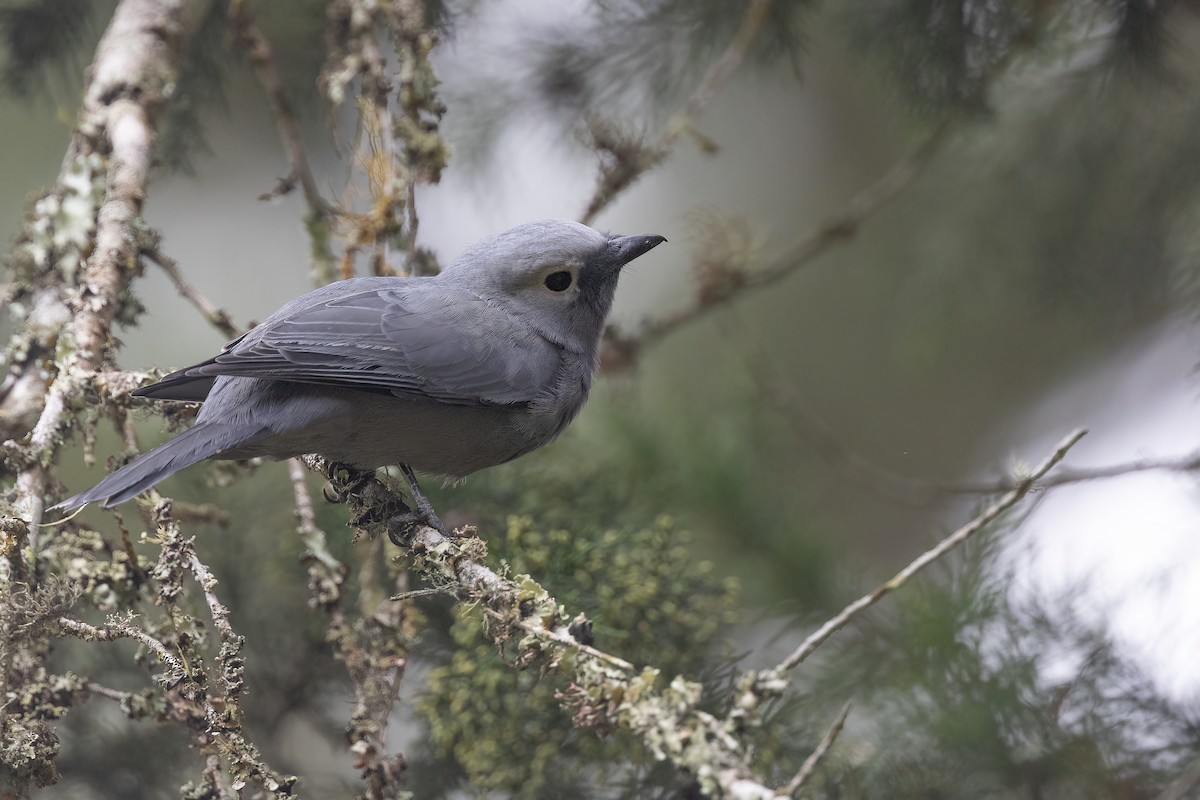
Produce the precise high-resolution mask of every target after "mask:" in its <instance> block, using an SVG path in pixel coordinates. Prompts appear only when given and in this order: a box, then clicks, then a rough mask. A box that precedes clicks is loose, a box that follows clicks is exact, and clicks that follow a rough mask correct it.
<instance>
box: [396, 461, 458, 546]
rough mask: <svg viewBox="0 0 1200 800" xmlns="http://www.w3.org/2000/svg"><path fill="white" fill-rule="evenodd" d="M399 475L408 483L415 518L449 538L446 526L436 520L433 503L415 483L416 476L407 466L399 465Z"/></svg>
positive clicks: (419, 485)
mask: <svg viewBox="0 0 1200 800" xmlns="http://www.w3.org/2000/svg"><path fill="white" fill-rule="evenodd" d="M400 473H401V474H402V475H404V480H405V481H406V482H407V483H408V491H409V493H411V494H412V499H413V505H414V506H416V516H417V518H418V519H419V520H420V521H421V522H424V523H425V524H426V525H428V526H429V527H431V528H433V529H434V530H436V531H438V532H440V533H441V534H442V535H443V536H450V534H449V533H448V532H447V531H446V526H445V525H444V524H442V521H441V519H439V518H438V515H437V512H436V511H434V510H433V503H430V502H429V498H428V497H426V496H425V493H424V492H422V491H421V484H419V483H417V476H416V475H415V474H414V473H413V471H412V468H411V467H409V466H408V465H407V464H401V465H400Z"/></svg>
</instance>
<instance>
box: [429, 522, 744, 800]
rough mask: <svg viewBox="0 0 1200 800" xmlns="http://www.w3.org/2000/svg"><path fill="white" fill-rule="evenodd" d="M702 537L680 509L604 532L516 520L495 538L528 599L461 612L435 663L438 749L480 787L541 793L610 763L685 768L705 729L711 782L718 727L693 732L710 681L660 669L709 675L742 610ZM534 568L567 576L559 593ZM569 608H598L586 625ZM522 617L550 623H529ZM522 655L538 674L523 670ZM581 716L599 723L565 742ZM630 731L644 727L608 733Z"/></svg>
mask: <svg viewBox="0 0 1200 800" xmlns="http://www.w3.org/2000/svg"><path fill="white" fill-rule="evenodd" d="M689 539H690V536H689V534H688V533H687V532H686V531H680V530H677V529H676V528H675V526H674V524H673V523H672V521H671V520H670V519H669V518H667V517H661V518H660V519H658V520H657V521H656V522H655V523H654V524H653V525H650V526H646V527H636V526H631V527H625V528H621V529H612V530H608V531H603V532H600V533H598V534H596V535H592V534H591V532H589V533H588V534H584V535H577V534H575V533H573V532H571V531H567V530H562V529H543V528H540V527H539V526H537V525H536V524H535V523H534V522H533V520H532V519H531V518H530V517H527V516H512V517H510V518H509V519H508V525H507V529H506V530H505V531H504V533H503V536H498V537H496V536H489V540H490V542H491V544H490V549H491V551H492V555H493V558H495V557H496V556H499V557H501V558H503V559H504V561H505V563H506V565H507V566H508V568H509V570H511V571H514V572H518V573H521V574H518V575H517V576H516V577H515V578H514V579H513V580H512V585H513V587H514V589H515V590H516V597H515V600H516V602H515V603H514V605H513V606H512V607H510V608H508V609H502V610H499V611H497V610H496V609H494V608H493V607H492V606H490V605H489V604H488V601H487V600H486V599H484V600H482V602H481V603H480V604H477V605H460V606H459V607H458V609H457V610H456V613H455V621H454V623H453V625H452V627H451V636H452V638H453V640H454V643H455V645H456V650H455V652H454V654H453V655H452V656H451V658H450V660H449V662H448V663H446V664H445V665H443V666H441V667H438V668H436V669H435V670H434V671H433V672H432V674H431V675H430V680H429V689H428V691H427V693H426V694H425V695H424V696H423V697H422V699H421V701H420V711H421V713H422V714H423V716H424V717H425V719H426V720H427V722H428V724H429V726H430V731H431V743H432V746H433V748H434V750H435V751H436V754H437V755H438V756H440V757H442V758H446V757H448V758H451V759H452V760H453V761H454V762H456V764H457V765H458V766H459V768H461V770H462V771H463V772H464V773H465V777H466V778H467V779H468V780H469V782H470V784H471V785H472V786H473V787H475V788H477V789H480V790H492V791H504V792H511V793H513V794H514V796H516V797H530V798H532V797H544V796H547V795H548V794H549V795H553V794H555V793H560V794H561V793H563V792H570V791H571V790H572V789H573V788H574V787H577V786H580V785H583V784H585V783H586V782H587V781H588V780H589V778H588V774H589V769H594V765H595V764H596V763H598V762H600V763H613V764H616V763H622V764H631V765H639V768H653V764H654V761H655V760H661V759H671V760H672V761H676V763H677V764H680V762H679V761H678V760H677V759H678V757H679V756H680V754H681V753H683V752H684V751H685V750H687V749H688V747H689V745H687V744H686V743H685V742H684V741H683V740H684V739H687V738H691V739H692V740H694V742H695V745H696V746H695V747H692V748H691V749H692V751H693V754H694V755H695V758H694V759H693V758H692V757H691V756H687V757H688V758H689V760H691V761H692V766H693V767H694V770H691V771H692V775H693V777H696V778H697V779H699V780H703V776H702V774H701V773H702V771H703V770H702V767H703V764H702V763H701V760H700V759H701V758H703V757H704V756H703V755H701V751H700V749H699V747H700V746H701V744H702V742H703V740H704V735H703V734H702V733H700V732H699V731H691V732H689V731H688V728H689V726H691V725H693V724H695V722H696V720H698V719H699V718H698V717H697V714H698V713H701V712H699V708H700V706H701V704H702V687H701V685H700V684H698V683H693V682H688V681H684V680H682V679H679V678H676V679H675V680H674V681H671V682H669V683H667V684H666V685H664V681H663V679H662V678H661V677H660V675H661V674H674V673H683V672H686V673H689V674H696V673H697V672H699V671H700V668H702V666H703V664H704V663H705V662H706V661H707V660H708V659H709V657H710V656H711V651H712V650H713V648H714V646H715V645H716V644H717V635H718V633H719V631H720V630H721V628H722V626H723V625H725V624H727V623H728V622H729V621H730V620H731V619H732V616H733V612H734V607H735V602H736V596H737V587H736V584H735V583H734V582H732V581H729V580H723V579H720V578H719V577H717V576H716V574H715V572H714V570H713V566H712V564H711V563H709V562H705V561H700V560H696V559H695V558H694V553H693V552H692V550H691V549H690V548H689V547H688V544H689ZM426 558H428V556H426ZM529 573H532V574H538V575H546V574H553V575H556V576H560V577H559V579H558V580H559V582H560V583H561V584H562V586H561V590H560V591H559V595H558V597H559V599H558V600H556V599H555V598H554V597H553V596H551V594H550V593H549V592H548V591H547V590H546V589H544V588H542V587H541V586H540V585H539V584H537V583H536V582H535V581H533V579H532V578H530V577H529ZM559 600H561V601H562V603H561V604H560V602H559ZM565 608H589V609H594V610H596V616H595V618H594V619H593V620H591V624H590V626H587V627H585V628H583V630H585V631H586V633H584V632H583V631H581V626H580V621H579V620H578V619H570V620H568V619H567V618H566V614H567V612H566V611H565ZM522 616H524V618H525V619H532V620H537V621H538V622H539V624H537V625H534V626H525V627H520V626H519V625H517V624H516V623H517V622H518V621H519V620H520V619H521V618H522ZM551 619H553V622H551V621H550V620H551ZM555 624H557V625H558V626H559V627H560V628H561V627H571V628H572V629H573V630H575V631H577V632H578V635H579V638H582V639H584V640H585V641H588V640H594V643H595V647H596V648H597V649H598V650H600V651H607V652H615V653H620V654H621V656H622V658H624V659H628V660H630V661H633V662H636V663H654V664H656V665H658V668H656V669H629V668H627V666H628V665H626V666H621V665H619V664H617V663H613V662H610V661H608V660H605V659H604V658H601V657H597V656H594V655H591V654H590V653H589V652H587V649H586V648H584V647H582V646H579V645H576V646H574V647H573V646H572V645H571V644H569V643H563V642H560V641H559V640H557V639H550V638H549V637H548V635H547V634H546V633H545V632H544V631H549V630H550V629H551V628H552V626H553V625H555ZM572 626H573V627H572ZM613 661H617V660H615V659H614V660H613ZM514 663H515V664H517V665H520V666H524V667H527V669H524V670H520V671H517V670H513V668H512V666H513V664H514ZM534 667H537V669H533V668H534ZM547 670H550V671H551V672H547ZM710 719H711V718H710ZM572 724H575V725H577V726H582V727H585V728H590V729H592V732H587V731H582V732H580V733H578V734H576V735H573V736H567V737H564V734H563V732H564V731H566V730H569V729H570V727H571V726H572ZM620 729H625V730H628V731H630V732H633V733H635V734H636V735H635V736H634V737H630V736H620V735H618V736H604V735H597V734H608V733H612V732H614V731H617V730H620ZM513 731H518V732H519V734H518V735H515V736H514V735H513ZM639 738H640V739H642V741H644V742H645V744H646V745H647V746H648V747H649V751H647V749H646V747H644V746H643V745H642V744H640V743H639V741H638V739H639ZM722 744H725V743H722ZM715 763H720V761H717V762H715ZM680 765H681V766H682V765H683V764H680ZM629 769H631V770H632V769H633V767H630V768H629ZM660 777H662V776H660ZM668 780H675V781H678V778H677V777H675V778H669V779H668ZM563 796H566V795H563Z"/></svg>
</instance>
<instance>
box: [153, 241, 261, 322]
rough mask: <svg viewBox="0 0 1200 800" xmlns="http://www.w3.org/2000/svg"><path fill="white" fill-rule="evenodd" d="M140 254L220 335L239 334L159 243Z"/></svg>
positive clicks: (225, 315) (228, 319) (230, 320)
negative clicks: (157, 268)
mask: <svg viewBox="0 0 1200 800" xmlns="http://www.w3.org/2000/svg"><path fill="white" fill-rule="evenodd" d="M142 255H143V256H144V257H146V258H148V259H150V260H151V261H153V262H154V263H155V264H157V265H158V267H159V268H160V269H161V270H162V271H163V272H165V273H166V274H167V277H168V278H170V279H171V283H173V284H175V289H176V290H177V291H178V292H179V294H181V295H182V296H183V298H184V299H185V300H187V301H188V302H189V303H191V304H192V305H193V306H195V307H196V310H198V311H199V312H200V313H201V315H203V317H204V318H205V319H206V320H208V322H209V323H211V324H212V326H213V327H214V328H216V329H217V330H219V331H220V332H221V333H222V335H224V336H225V337H226V338H229V339H236V338H237V337H238V336H239V335H240V334H241V331H239V330H238V327H237V326H236V325H234V324H233V320H232V319H230V317H229V314H228V312H226V311H225V309H223V308H219V307H218V306H217V305H216V304H215V303H213V302H212V301H211V300H209V299H208V298H207V297H205V296H204V295H202V294H201V293H200V291H199V290H198V289H197V288H196V287H195V286H192V284H190V283H189V282H188V280H187V278H185V277H184V276H183V271H182V270H180V269H179V263H178V262H177V261H175V259H173V258H171V257H170V256H168V255H167V254H166V253H164V252H163V251H162V247H161V246H160V245H159V244H157V243H155V244H154V245H153V246H152V247H150V248H148V249H146V250H143V251H142Z"/></svg>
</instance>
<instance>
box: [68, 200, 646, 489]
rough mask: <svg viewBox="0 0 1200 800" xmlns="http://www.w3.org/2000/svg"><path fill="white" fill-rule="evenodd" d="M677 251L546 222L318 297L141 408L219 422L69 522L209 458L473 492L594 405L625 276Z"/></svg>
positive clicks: (181, 376) (157, 387) (138, 470)
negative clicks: (439, 261) (595, 379)
mask: <svg viewBox="0 0 1200 800" xmlns="http://www.w3.org/2000/svg"><path fill="white" fill-rule="evenodd" d="M663 241H665V239H663V237H661V236H621V237H610V236H605V235H604V234H601V233H599V232H597V231H594V230H592V229H591V228H589V227H587V226H585V225H581V224H579V223H575V222H566V221H561V220H540V221H537V222H531V223H528V224H525V225H521V226H519V227H516V228H513V229H511V230H508V231H505V232H504V233H501V234H498V235H496V236H492V237H489V238H487V239H484V240H483V241H481V242H479V243H478V244H476V245H474V246H473V247H471V248H470V249H469V250H467V251H466V252H465V253H464V254H463V255H462V257H461V258H459V260H458V261H456V262H455V263H454V264H452V265H451V266H449V267H447V268H446V269H445V270H444V271H443V272H441V273H440V274H438V275H436V276H433V277H423V278H351V279H350V280H344V281H338V282H336V283H332V284H329V285H328V286H324V287H322V288H320V289H317V290H315V291H312V292H309V293H308V294H305V295H302V296H301V297H298V298H296V299H295V300H292V301H291V302H290V303H288V304H287V305H285V306H283V308H281V309H279V310H278V311H276V312H275V313H274V314H272V315H271V316H270V317H268V318H267V319H266V320H264V321H263V323H262V324H261V325H259V326H258V327H256V328H254V329H253V330H251V331H250V332H248V333H246V334H245V335H244V336H242V337H241V338H238V339H235V340H234V341H232V342H230V343H229V344H228V345H226V346H225V347H224V349H223V350H222V351H221V353H220V354H219V355H217V356H214V357H213V358H210V359H209V360H207V361H204V362H202V363H200V364H196V365H194V366H191V367H188V368H186V369H182V370H179V371H178V372H174V373H172V374H170V375H167V376H166V377H165V378H163V380H162V381H160V382H159V383H156V384H154V385H152V386H147V387H145V388H143V389H139V390H137V391H136V392H134V394H136V395H139V396H142V397H150V398H155V399H160V400H191V401H204V406H203V408H202V409H201V410H200V413H199V415H198V416H197V417H196V424H195V425H194V426H193V427H192V428H191V429H189V430H187V431H186V432H184V433H182V434H180V435H179V436H177V437H176V438H174V439H172V440H171V441H169V442H167V443H166V444H163V445H161V446H160V447H157V448H155V449H154V450H151V451H149V452H148V453H145V454H143V455H141V456H139V457H138V458H137V459H135V460H134V461H132V462H130V463H129V464H128V465H126V466H125V467H122V468H121V469H119V470H117V471H116V472H114V473H113V474H112V475H109V476H108V477H107V478H105V479H104V480H102V481H100V483H98V484H97V485H96V486H94V487H92V488H91V489H89V490H87V491H86V492H82V493H81V494H77V495H75V496H74V497H71V498H70V499H68V500H64V501H63V502H62V503H59V504H58V506H56V508H63V509H72V508H77V507H79V506H82V505H85V504H87V503H92V502H96V501H100V500H103V501H104V505H105V507H108V506H112V505H115V504H117V503H121V502H124V501H126V500H128V499H130V498H132V497H133V496H135V495H137V494H139V493H140V492H143V491H145V490H146V489H148V488H150V487H151V486H153V485H154V484H155V483H157V482H158V481H160V480H162V479H163V478H166V477H167V476H168V475H171V474H172V473H174V472H177V471H178V470H180V469H183V468H184V467H187V466H190V465H191V464H195V463H196V462H198V461H201V460H203V459H206V458H224V459H242V458H251V457H254V456H265V457H268V458H273V459H282V458H289V457H291V456H295V455H300V454H304V453H318V454H320V455H322V456H324V457H326V458H328V459H331V460H333V461H338V462H343V463H346V464H351V465H353V466H355V467H358V468H360V469H376V468H378V467H381V466H384V465H388V464H407V465H408V466H409V467H411V468H413V469H415V470H418V471H424V472H429V473H433V474H437V475H442V476H448V477H452V478H461V477H463V476H465V475H468V474H470V473H472V472H475V471H476V470H479V469H483V468H484V467H490V466H494V465H496V464H500V463H503V462H505V461H509V460H511V459H514V458H516V457H517V456H520V455H523V454H525V453H528V452H529V451H530V450H533V449H535V448H537V447H540V446H542V445H543V444H546V443H547V442H549V441H550V440H552V439H553V438H554V437H555V436H557V435H558V434H559V433H560V432H561V431H562V430H563V429H564V428H565V427H566V426H567V424H568V423H570V422H571V420H572V419H574V417H575V415H576V414H577V413H578V412H579V409H580V408H581V407H582V406H583V403H584V401H585V400H586V399H587V394H588V389H589V388H590V386H591V381H592V375H593V373H594V372H595V369H596V362H597V355H598V347H599V342H600V335H601V332H602V331H603V328H604V322H605V319H606V317H607V316H608V312H609V309H610V308H611V306H612V300H613V294H614V292H615V291H616V287H617V278H618V277H619V275H620V272H621V267H623V266H624V265H625V264H627V263H628V262H630V261H632V260H633V259H635V258H637V257H638V256H640V255H642V254H643V253H646V252H647V251H648V250H650V249H651V248H653V247H655V246H656V245H658V244H660V243H662V242H663ZM563 273H565V275H564V274H563Z"/></svg>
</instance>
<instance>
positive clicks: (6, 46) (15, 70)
mask: <svg viewBox="0 0 1200 800" xmlns="http://www.w3.org/2000/svg"><path fill="white" fill-rule="evenodd" d="M96 6H102V7H103V8H101V9H100V12H101V13H105V12H107V10H108V6H110V3H96V2H93V0H24V1H23V2H19V1H18V2H14V1H13V0H8V1H7V2H5V3H3V4H2V5H0V42H2V44H0V53H2V54H3V56H4V66H3V70H2V71H0V80H2V81H3V83H4V86H5V88H6V89H8V91H10V92H13V93H14V94H17V95H19V96H22V97H31V98H32V97H33V96H34V95H35V93H36V92H38V91H41V92H44V91H45V83H44V80H43V78H44V76H45V75H46V73H47V72H50V71H54V70H63V71H64V72H65V71H67V70H68V69H72V68H76V67H79V66H80V64H79V55H80V51H81V49H82V48H81V45H82V44H83V41H84V39H86V38H87V37H89V36H90V35H94V33H95V32H96V22H95V17H94V16H93V15H94V14H95V13H96V11H97V9H96V8H95V7H96Z"/></svg>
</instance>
